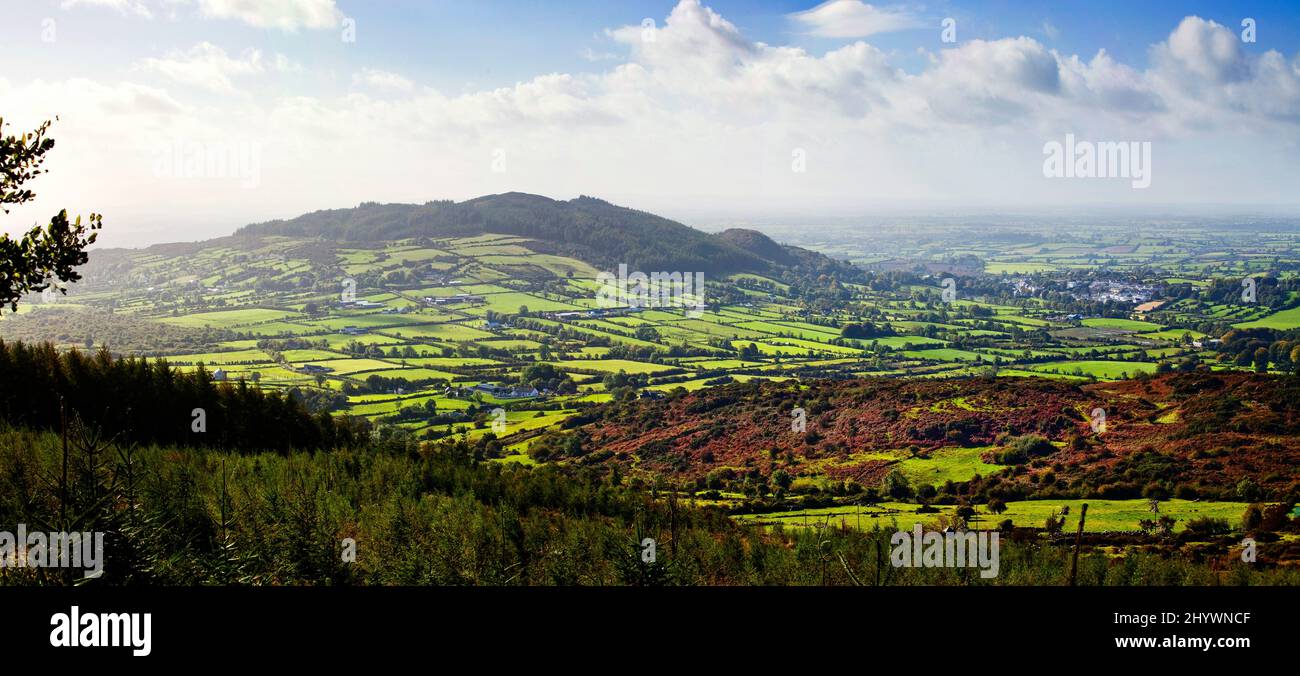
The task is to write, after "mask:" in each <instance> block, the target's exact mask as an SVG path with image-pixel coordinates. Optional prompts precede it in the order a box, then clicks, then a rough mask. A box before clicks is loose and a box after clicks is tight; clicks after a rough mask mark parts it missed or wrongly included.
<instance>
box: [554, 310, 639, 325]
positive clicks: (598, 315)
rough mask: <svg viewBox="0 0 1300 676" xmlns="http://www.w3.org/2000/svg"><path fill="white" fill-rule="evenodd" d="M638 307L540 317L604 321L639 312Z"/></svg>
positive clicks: (560, 319) (562, 320)
mask: <svg viewBox="0 0 1300 676" xmlns="http://www.w3.org/2000/svg"><path fill="white" fill-rule="evenodd" d="M641 310H642V308H639V307H618V308H597V309H595V310H574V311H569V312H544V313H542V316H543V317H545V318H546V319H553V320H556V321H561V322H568V321H573V320H575V319H604V318H605V317H623V316H626V315H629V314H633V313H636V312H641Z"/></svg>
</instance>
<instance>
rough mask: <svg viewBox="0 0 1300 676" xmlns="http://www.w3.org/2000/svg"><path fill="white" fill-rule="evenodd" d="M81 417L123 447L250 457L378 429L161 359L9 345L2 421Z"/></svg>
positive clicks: (38, 425)
mask: <svg viewBox="0 0 1300 676" xmlns="http://www.w3.org/2000/svg"><path fill="white" fill-rule="evenodd" d="M199 409H201V411H202V413H201V415H199V416H196V415H195V412H196V410H199ZM74 418H75V419H77V420H79V421H81V422H82V423H84V424H86V425H87V426H89V427H92V428H94V429H97V430H100V431H101V432H102V433H103V434H105V435H107V436H110V437H111V436H116V437H119V438H120V439H122V440H123V441H128V442H134V443H141V444H167V445H175V446H190V447H195V446H199V447H217V448H224V449H228V450H235V451H241V452H248V451H281V452H283V451H288V450H290V449H321V448H336V447H344V446H353V445H356V444H358V443H361V442H362V441H363V440H364V439H365V438H366V436H367V433H368V428H369V425H368V424H367V423H365V422H364V421H358V420H354V419H352V418H347V417H337V418H336V417H332V416H330V415H329V414H328V413H321V414H319V415H312V414H311V413H309V412H308V411H307V409H306V408H305V407H303V405H302V404H301V403H300V402H298V401H297V400H295V399H294V398H292V397H291V396H289V395H287V394H281V393H278V392H274V391H268V390H263V389H261V388H259V387H255V386H252V387H250V386H249V385H248V384H247V383H245V382H244V381H242V380H241V381H239V382H238V383H235V384H232V383H230V382H218V381H215V380H214V377H213V374H212V373H209V372H208V371H207V370H206V369H203V368H201V367H200V368H199V369H198V370H197V371H194V372H192V373H185V372H183V371H179V370H176V369H173V368H172V367H171V366H170V365H169V364H168V363H167V362H166V360H162V359H156V360H153V361H150V360H148V359H143V358H135V357H130V358H126V359H116V358H114V357H113V356H112V355H111V354H110V353H109V352H108V350H107V349H100V350H99V351H98V352H96V353H95V354H94V355H93V356H91V355H87V354H85V353H83V352H81V351H79V350H69V351H62V352H61V351H59V350H58V349H56V348H55V347H54V346H53V345H52V344H50V343H42V344H39V345H28V344H25V343H21V342H19V343H7V342H5V341H3V340H0V420H2V421H4V422H8V423H11V424H15V425H23V426H26V427H30V428H33V429H39V430H57V429H60V427H61V426H63V425H66V424H67V422H68V421H69V420H71V419H74ZM199 418H201V419H202V424H201V425H198V424H197V423H196V421H197V420H199ZM199 427H201V428H202V429H201V430H199V429H198V428H199Z"/></svg>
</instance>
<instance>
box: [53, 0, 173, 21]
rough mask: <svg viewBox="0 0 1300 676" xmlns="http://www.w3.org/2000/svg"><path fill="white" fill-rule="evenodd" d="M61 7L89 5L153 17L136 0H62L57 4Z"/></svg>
mask: <svg viewBox="0 0 1300 676" xmlns="http://www.w3.org/2000/svg"><path fill="white" fill-rule="evenodd" d="M59 6H60V7H62V8H63V9H74V8H76V7H78V6H90V7H107V8H109V9H112V10H116V11H118V12H120V13H122V14H135V15H136V16H141V17H144V18H146V19H152V18H153V12H151V11H149V8H148V7H147V6H146V5H145V4H144V3H143V2H139V1H138V0H63V2H62V3H60V5H59Z"/></svg>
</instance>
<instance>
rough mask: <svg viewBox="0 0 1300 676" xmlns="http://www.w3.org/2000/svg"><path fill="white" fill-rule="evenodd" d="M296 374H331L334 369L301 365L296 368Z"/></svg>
mask: <svg viewBox="0 0 1300 676" xmlns="http://www.w3.org/2000/svg"><path fill="white" fill-rule="evenodd" d="M298 372H299V373H307V374H312V375H314V374H317V373H333V372H334V369H332V368H330V367H328V366H321V365H320V364H303V365H302V366H299V367H298Z"/></svg>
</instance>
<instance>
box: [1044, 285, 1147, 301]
mask: <svg viewBox="0 0 1300 676" xmlns="http://www.w3.org/2000/svg"><path fill="white" fill-rule="evenodd" d="M1076 286H1081V285H1079V284H1078V283H1076V282H1070V283H1069V284H1067V285H1066V288H1068V289H1071V290H1074V289H1075V288H1076ZM1075 293H1076V295H1078V296H1081V297H1084V298H1088V299H1090V300H1095V301H1112V302H1116V303H1145V302H1147V301H1149V300H1151V299H1152V298H1155V297H1156V296H1158V295H1159V294H1160V289H1159V288H1157V287H1156V286H1154V285H1151V284H1141V283H1137V282H1121V281H1096V282H1090V283H1089V284H1088V285H1087V286H1084V287H1083V288H1081V289H1079V290H1078V291H1076V292H1075Z"/></svg>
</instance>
